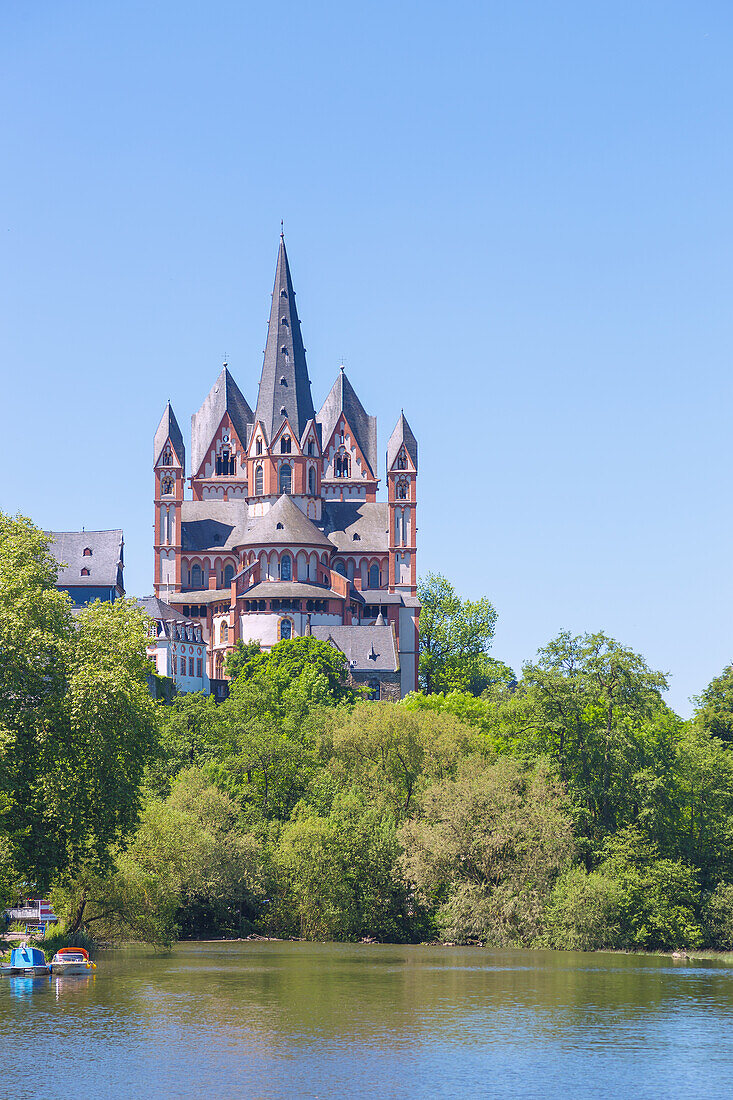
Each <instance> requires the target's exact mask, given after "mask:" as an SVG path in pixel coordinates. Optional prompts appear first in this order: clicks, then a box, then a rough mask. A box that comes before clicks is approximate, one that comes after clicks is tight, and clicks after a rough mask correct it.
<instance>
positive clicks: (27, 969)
mask: <svg viewBox="0 0 733 1100" xmlns="http://www.w3.org/2000/svg"><path fill="white" fill-rule="evenodd" d="M48 971H49V966H48V963H47V962H46V956H45V955H44V953H43V951H41V949H40V947H29V946H28V944H27V943H22V944H21V945H20V947H14V948H13V950H12V951H11V953H10V965H9V966H3V967H2V969H0V973H2V974H9V975H11V976H12V975H13V974H26V975H32V976H33V977H40V976H41V975H42V974H48Z"/></svg>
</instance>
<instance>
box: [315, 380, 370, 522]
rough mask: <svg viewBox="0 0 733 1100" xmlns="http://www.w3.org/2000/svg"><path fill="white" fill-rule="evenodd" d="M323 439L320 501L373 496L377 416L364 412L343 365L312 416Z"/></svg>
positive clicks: (365, 498) (359, 498)
mask: <svg viewBox="0 0 733 1100" xmlns="http://www.w3.org/2000/svg"><path fill="white" fill-rule="evenodd" d="M316 419H317V421H318V423H319V424H320V425H321V432H322V439H323V473H322V485H323V498H324V500H338V501H346V500H365V501H370V502H373V501H375V500H376V499H377V486H378V485H379V482H378V480H377V418H376V417H375V416H369V414H368V413H367V412H365V411H364V406H363V405H362V403H361V401H360V400H359V398H358V397H357V396H356V392H355V390H354V387H353V386H352V385H351V382H349V380H348V378H347V377H346V371H345V370H344V368H343V366H342V367H341V370H340V371H339V375H338V378H337V379H336V381H335V382H334V384H333V386H332V387H331V391H330V393H329V395H328V397H327V398H326V400H325V401H324V402H323V405H322V407H321V411H320V412H319V413H318V416H317V417H316Z"/></svg>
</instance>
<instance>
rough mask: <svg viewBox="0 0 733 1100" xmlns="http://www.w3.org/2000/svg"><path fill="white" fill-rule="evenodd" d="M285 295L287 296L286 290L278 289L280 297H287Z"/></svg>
mask: <svg viewBox="0 0 733 1100" xmlns="http://www.w3.org/2000/svg"><path fill="white" fill-rule="evenodd" d="M287 296H288V292H287V290H285V289H284V288H283V290H281V291H280V297H281V298H287Z"/></svg>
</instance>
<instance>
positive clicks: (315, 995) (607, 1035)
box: [0, 943, 733, 1100]
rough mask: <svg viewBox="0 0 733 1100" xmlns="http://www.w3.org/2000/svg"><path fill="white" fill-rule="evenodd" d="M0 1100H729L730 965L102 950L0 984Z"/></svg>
mask: <svg viewBox="0 0 733 1100" xmlns="http://www.w3.org/2000/svg"><path fill="white" fill-rule="evenodd" d="M0 1035H1V1036H2V1061H1V1062H0V1085H1V1087H0V1096H2V1100H6V1098H7V1100H9V1098H11V1097H12V1098H14V1100H29V1098H36V1097H38V1098H40V1097H44V1098H49V1100H66V1098H69V1100H71V1098H73V1100H86V1098H95V1100H96V1098H102V1100H107V1098H115V1100H116V1098H117V1097H120V1098H122V1097H124V1098H125V1100H128V1098H134V1097H146V1098H147V1097H156V1098H158V1097H159V1098H176V1100H179V1098H180V1100H188V1098H197V1100H198V1098H199V1097H215V1098H216V1100H229V1098H232V1100H234V1098H236V1100H301V1098H303V1100H311V1098H313V1100H316V1098H318V1100H331V1098H336V1100H342V1098H344V1100H346V1098H361V1097H380V1098H385V1100H392V1098H399V1100H402V1098H408V1097H409V1098H410V1100H413V1098H417V1100H419V1098H423V1097H426V1098H433V1097H435V1098H437V1097H441V1098H455V1097H490V1098H492V1100H504V1098H505V1097H506V1098H512V1100H516V1098H523V1097H532V1098H534V1097H538V1098H542V1100H575V1098H581V1097H582V1098H586V1097H598V1098H601V1097H602V1098H604V1100H605V1098H611V1097H619V1098H627V1097H628V1098H634V1100H652V1098H653V1100H669V1098H670V1097H685V1098H686V1100H694V1098H696V1097H706V1098H707V1097H716V1098H725V1097H727V1096H730V1095H733V969H731V968H730V967H729V966H727V965H725V964H723V963H722V962H717V961H716V962H690V961H684V960H680V961H677V960H671V959H667V958H661V957H653V956H631V955H614V954H579V953H573V952H551V951H487V950H481V949H473V948H441V947H395V946H384V945H350V944H305V943H226V944H223V943H202V944H180V945H178V946H177V947H176V948H175V949H174V950H173V952H172V953H171V954H169V955H166V954H159V955H156V954H154V953H152V952H150V951H148V950H143V949H140V950H126V951H109V952H104V953H102V954H101V955H100V957H99V959H98V969H97V971H96V973H95V974H94V976H92V977H89V978H87V977H77V978H73V977H70V976H69V977H67V978H64V979H61V978H58V979H57V978H53V977H52V978H45V979H30V978H0Z"/></svg>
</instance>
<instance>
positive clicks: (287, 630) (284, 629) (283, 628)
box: [280, 619, 293, 642]
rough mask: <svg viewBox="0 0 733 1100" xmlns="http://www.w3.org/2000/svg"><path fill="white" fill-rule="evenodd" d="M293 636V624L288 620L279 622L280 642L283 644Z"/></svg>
mask: <svg viewBox="0 0 733 1100" xmlns="http://www.w3.org/2000/svg"><path fill="white" fill-rule="evenodd" d="M292 636H293V624H292V622H291V621H290V619H281V620H280V641H281V642H284V641H285V640H286V639H287V638H292Z"/></svg>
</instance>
